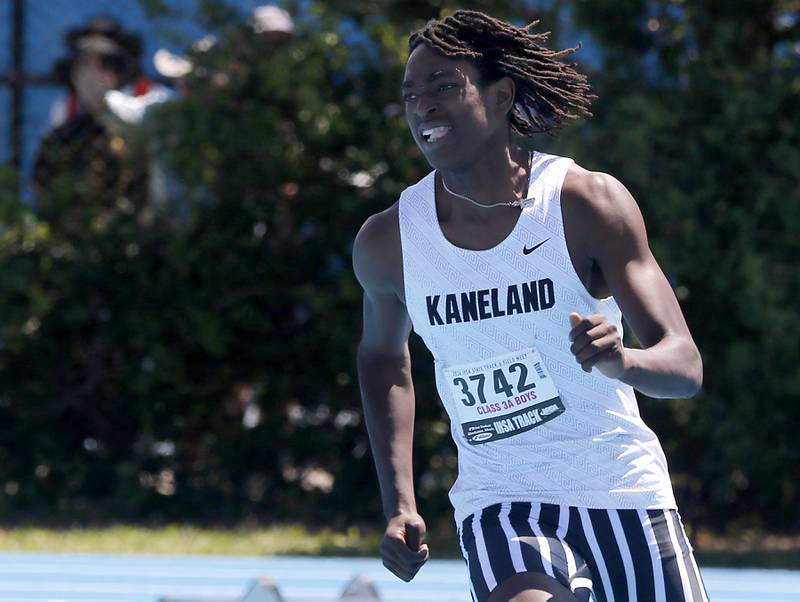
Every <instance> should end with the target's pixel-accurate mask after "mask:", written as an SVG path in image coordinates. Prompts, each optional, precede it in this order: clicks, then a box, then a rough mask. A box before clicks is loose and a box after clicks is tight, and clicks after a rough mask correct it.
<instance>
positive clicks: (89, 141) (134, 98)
mask: <svg viewBox="0 0 800 602" xmlns="http://www.w3.org/2000/svg"><path fill="white" fill-rule="evenodd" d="M66 45H67V50H68V53H67V56H66V57H65V58H63V59H61V60H60V61H58V63H57V64H56V67H55V75H56V78H57V79H58V80H59V81H61V82H62V83H63V84H64V85H65V86H66V88H67V90H66V93H65V94H64V95H63V96H62V98H60V99H59V100H58V101H57V102H56V103H55V104H54V105H53V107H52V109H51V129H50V131H49V132H48V133H47V134H46V135H45V137H44V139H43V140H42V142H41V144H40V147H39V150H38V152H37V157H36V161H35V165H34V172H33V185H34V190H35V192H36V193H37V194H39V195H41V194H42V193H44V192H45V191H47V190H49V189H50V188H51V187H52V186H53V185H54V183H55V182H57V181H59V180H60V179H63V178H67V179H68V180H69V181H70V182H73V183H74V184H75V186H77V191H78V192H79V194H80V196H81V197H83V198H91V199H92V200H94V201H97V202H100V203H104V204H107V205H109V206H110V205H112V204H113V203H114V202H115V201H116V199H117V198H119V197H125V198H126V199H128V200H130V201H132V202H134V203H135V204H137V205H138V204H141V203H143V202H144V201H145V200H146V198H147V196H148V186H149V182H148V180H149V178H148V172H149V169H148V159H147V157H146V153H145V149H146V143H145V142H144V141H143V140H142V137H143V135H142V128H141V124H142V122H143V121H144V118H145V114H146V113H147V110H148V109H149V108H150V107H151V106H153V105H156V104H160V103H163V102H164V101H166V100H168V99H169V98H170V97H171V96H172V93H171V91H170V90H169V89H168V88H166V87H165V86H163V85H161V84H158V83H156V82H154V81H152V80H151V79H150V78H148V77H147V76H145V75H144V74H143V72H142V68H141V58H142V41H141V38H140V37H139V36H138V35H136V34H134V33H132V32H130V31H127V30H125V29H124V27H123V26H122V25H121V24H120V23H119V22H117V21H116V20H115V19H113V18H110V17H105V16H100V17H95V18H93V19H91V20H90V21H89V22H88V23H87V24H86V25H84V26H82V27H79V28H77V29H72V30H70V31H68V32H67V34H66ZM75 179H77V181H75Z"/></svg>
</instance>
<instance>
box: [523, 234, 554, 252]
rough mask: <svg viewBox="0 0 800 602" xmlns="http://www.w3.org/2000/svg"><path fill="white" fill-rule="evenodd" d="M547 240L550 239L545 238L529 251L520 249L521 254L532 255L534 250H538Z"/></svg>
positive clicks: (525, 248)
mask: <svg viewBox="0 0 800 602" xmlns="http://www.w3.org/2000/svg"><path fill="white" fill-rule="evenodd" d="M548 240H550V239H549V238H545V239H544V240H543V241H542V242H540V243H539V244H538V245H534V246H532V247H531V248H530V249H529V248H528V247H522V253H523V254H525V255H530V254H531V253H533V252H534V251H535V250H536V249H538V248H539V247H541V246H542V245H543V244H544V243H546V242H547V241H548Z"/></svg>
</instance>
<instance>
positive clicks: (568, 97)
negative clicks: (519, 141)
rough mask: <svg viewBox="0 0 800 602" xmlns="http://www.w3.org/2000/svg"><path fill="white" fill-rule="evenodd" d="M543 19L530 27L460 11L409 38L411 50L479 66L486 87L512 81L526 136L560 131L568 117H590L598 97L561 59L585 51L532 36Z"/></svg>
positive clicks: (515, 120)
mask: <svg viewBox="0 0 800 602" xmlns="http://www.w3.org/2000/svg"><path fill="white" fill-rule="evenodd" d="M538 24H539V21H533V22H532V23H531V24H529V25H527V26H525V27H515V26H513V25H511V24H510V23H506V22H505V21H501V20H500V19H495V18H494V17H490V16H489V15H486V14H484V13H481V12H478V11H473V10H457V11H455V12H454V13H453V14H452V15H449V16H447V17H444V18H443V19H434V20H431V21H428V23H427V24H426V25H425V27H423V28H422V29H420V30H418V31H415V32H414V33H412V34H411V36H410V37H409V38H408V47H409V51H413V50H414V49H415V48H416V47H417V46H419V45H420V44H425V45H426V46H428V47H429V48H431V49H432V50H435V51H437V52H439V53H441V54H443V55H444V56H447V57H459V58H466V59H469V60H471V61H473V62H474V64H475V66H476V68H477V69H478V72H479V73H480V76H481V82H480V83H481V85H486V84H488V83H491V82H493V81H497V80H498V79H500V78H501V77H506V76H508V77H510V78H511V79H513V80H514V83H515V84H516V89H517V92H516V98H515V101H516V102H515V103H514V107H513V108H512V110H511V114H510V115H509V119H510V122H511V127H512V128H513V129H514V131H516V132H517V133H518V134H520V135H522V136H526V137H527V136H531V135H533V134H536V133H540V132H549V131H551V130H555V129H558V128H559V127H561V126H562V125H564V122H565V121H566V120H569V119H576V118H577V117H579V116H586V117H588V116H591V113H590V112H589V105H590V104H591V102H592V100H593V99H595V98H596V96H594V95H593V94H592V93H591V92H590V87H589V84H588V83H587V81H586V77H585V76H584V75H581V74H580V73H578V72H577V71H575V69H573V66H572V65H570V64H569V63H564V62H562V61H561V59H563V58H565V57H567V56H569V55H571V54H573V53H574V52H576V51H577V50H578V49H579V48H580V44H579V45H578V46H576V47H575V48H567V49H565V50H560V51H555V50H550V49H549V48H546V47H545V46H543V45H542V43H543V42H546V41H547V39H548V38H549V37H550V32H549V31H546V32H543V33H531V31H530V30H531V29H533V28H534V27H535V26H536V25H538Z"/></svg>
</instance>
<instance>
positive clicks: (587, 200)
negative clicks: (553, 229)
mask: <svg viewBox="0 0 800 602" xmlns="http://www.w3.org/2000/svg"><path fill="white" fill-rule="evenodd" d="M561 199H562V203H563V205H564V213H565V218H568V219H570V221H573V222H575V223H577V224H579V225H584V226H586V228H581V230H583V231H585V232H587V233H595V234H596V235H601V236H607V235H609V234H618V235H622V234H625V233H629V232H630V229H631V228H638V227H639V225H640V224H641V225H643V222H642V215H641V211H640V209H639V205H638V204H637V203H636V200H635V199H634V198H633V196H632V195H631V193H630V192H629V191H628V189H627V188H625V186H624V185H623V184H622V182H620V181H619V180H618V179H616V178H615V177H614V176H611V175H609V174H607V173H603V172H596V171H589V170H588V169H584V168H583V167H581V166H579V165H577V164H575V165H573V166H572V167H570V169H569V171H568V172H567V175H566V177H565V178H564V183H563V185H562V187H561Z"/></svg>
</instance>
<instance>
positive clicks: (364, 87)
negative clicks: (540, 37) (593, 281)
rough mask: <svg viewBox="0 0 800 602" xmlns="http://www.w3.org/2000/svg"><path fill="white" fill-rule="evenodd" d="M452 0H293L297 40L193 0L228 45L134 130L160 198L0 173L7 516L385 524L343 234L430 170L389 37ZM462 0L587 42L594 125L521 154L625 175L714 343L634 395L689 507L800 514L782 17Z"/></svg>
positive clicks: (792, 162) (695, 320)
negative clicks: (692, 386)
mask: <svg viewBox="0 0 800 602" xmlns="http://www.w3.org/2000/svg"><path fill="white" fill-rule="evenodd" d="M143 2H144V4H145V5H146V7H147V8H148V10H149V11H150V13H151V14H152V15H153V16H154V17H159V16H163V15H164V14H168V13H169V11H170V8H169V3H165V2H162V1H161V0H155V1H154V0H143ZM441 4H442V6H438V5H436V4H435V3H427V2H426V3H422V2H419V3H417V2H414V3H409V2H402V3H401V2H396V1H394V0H374V1H368V0H364V1H363V2H325V3H323V2H304V3H303V7H304V11H303V13H302V15H300V12H299V11H297V10H295V11H294V14H295V15H296V16H298V19H297V25H298V32H297V36H295V37H294V38H292V39H286V40H282V41H275V40H271V41H270V40H269V39H266V38H264V37H263V36H258V35H257V34H255V33H254V32H253V31H251V30H250V29H249V28H248V27H247V26H246V25H244V24H243V23H238V24H237V23H233V24H232V23H231V18H232V13H231V11H229V10H227V9H226V7H225V5H224V3H221V2H220V1H219V0H204V2H202V3H201V8H202V14H201V18H202V20H203V23H204V25H206V26H208V27H211V28H214V29H215V30H216V32H217V34H218V40H219V41H218V43H217V45H216V46H215V47H213V48H212V49H210V50H207V51H205V52H201V51H194V52H192V54H191V58H192V60H193V61H194V63H195V66H196V68H195V71H194V73H193V74H192V75H191V76H189V78H188V80H187V81H186V86H187V89H188V92H187V93H186V94H185V95H184V96H183V97H182V98H181V99H179V100H178V101H175V102H173V103H171V104H169V105H165V106H163V107H161V108H160V110H159V111H158V112H157V113H156V114H154V115H153V120H152V125H151V128H152V129H151V139H152V140H153V147H154V148H156V149H158V153H159V155H160V157H161V158H162V160H163V162H164V164H165V165H166V166H167V167H168V169H169V171H170V173H171V175H172V178H173V179H174V180H175V181H176V182H179V183H180V187H179V192H178V193H176V194H174V195H173V197H172V198H171V199H170V201H169V202H167V203H162V204H154V203H150V204H144V205H142V204H140V203H138V202H132V201H131V199H127V198H124V197H119V198H117V199H116V200H115V201H114V202H112V203H97V202H93V199H92V198H90V197H89V196H87V194H86V189H85V187H84V188H81V186H80V182H79V181H76V178H75V176H74V175H72V176H71V175H70V174H69V173H67V174H64V176H63V177H62V178H60V179H59V183H58V185H57V186H53V187H52V188H51V190H49V191H48V192H47V193H46V194H43V195H42V196H41V197H40V198H39V199H38V200H37V203H36V205H35V206H34V207H29V206H26V205H24V204H23V203H21V201H19V200H18V199H17V198H16V196H15V195H14V194H12V193H11V192H10V191H13V190H14V188H15V186H16V183H15V182H14V181H13V177H12V175H11V174H10V173H9V171H8V170H0V220H1V224H2V225H1V226H0V265H2V268H3V269H2V270H0V289H2V291H3V296H2V297H0V299H1V300H0V516H2V517H4V519H6V520H11V519H15V518H19V517H26V518H48V519H49V518H54V519H69V520H74V519H77V520H81V521H107V520H162V519H170V520H174V519H183V520H188V519H191V520H198V521H204V520H207V521H214V522H223V523H224V522H239V521H242V520H248V519H250V518H258V519H276V518H277V519H302V520H309V521H315V522H322V521H325V522H329V521H334V522H337V521H338V522H340V523H343V522H346V521H352V520H361V519H365V518H367V519H376V518H377V517H378V516H379V508H378V495H377V482H376V479H375V477H374V469H373V467H372V462H371V459H370V457H369V450H368V443H367V439H366V433H365V431H364V427H363V425H362V424H361V422H360V401H359V395H358V390H357V386H356V377H355V371H354V353H355V346H356V344H357V341H358V337H359V333H360V321H361V319H360V290H359V288H358V286H357V284H356V282H355V279H354V277H353V275H352V272H351V269H350V251H351V245H352V240H353V237H354V235H355V233H356V231H357V229H358V227H359V226H360V224H361V223H362V222H363V220H364V219H365V218H366V217H367V216H368V215H370V214H372V213H374V212H376V211H379V210H381V209H383V208H385V207H387V206H388V205H389V204H391V203H392V202H393V201H394V200H395V199H396V198H397V197H398V195H399V193H400V192H401V191H402V189H403V188H404V187H405V186H407V185H408V184H409V183H412V182H414V181H416V180H417V179H418V178H419V177H421V176H422V175H424V174H425V173H426V172H427V170H428V169H429V168H428V166H427V165H426V164H425V162H424V160H423V159H422V158H421V156H420V154H419V152H418V151H417V149H416V148H415V147H414V144H413V141H412V140H411V137H410V136H409V135H408V133H407V131H406V127H405V123H404V119H403V115H402V107H401V106H400V103H399V93H398V88H399V82H400V79H401V76H402V68H403V62H404V59H405V39H406V35H407V34H408V32H409V31H410V30H411V29H413V28H414V27H415V26H418V25H420V24H422V23H423V22H424V20H426V19H428V18H431V17H435V16H438V15H439V14H440V12H441V11H447V10H452V8H454V7H455V5H451V3H449V2H448V3H444V2H443V3H441ZM469 4H470V7H474V8H480V9H483V10H486V11H488V12H491V13H493V14H496V15H498V16H502V17H507V18H510V19H514V20H516V22H518V23H522V22H527V21H530V20H531V19H533V18H534V17H536V16H540V17H541V18H542V22H543V25H544V26H545V27H547V28H548V29H554V31H555V32H556V33H557V34H558V32H560V31H561V32H562V33H563V35H562V36H560V37H559V36H558V35H557V36H556V40H555V42H554V43H556V44H559V45H561V46H572V45H574V44H575V43H576V42H577V41H578V40H579V39H580V38H581V37H583V40H582V41H583V42H584V46H585V50H584V51H582V52H581V53H579V54H577V55H575V59H576V60H581V59H582V58H586V59H590V60H588V62H587V63H586V65H585V66H584V67H583V68H584V69H585V70H587V71H589V72H590V78H591V81H592V82H593V84H594V85H595V87H596V91H597V93H598V95H599V100H598V102H597V103H596V105H595V107H594V112H595V117H594V118H593V119H591V120H589V121H588V122H586V123H584V124H581V125H578V126H577V127H571V128H568V129H567V130H566V131H565V132H564V133H563V135H562V136H561V138H560V139H559V140H557V141H555V142H554V141H553V140H552V139H550V138H547V137H542V138H541V139H539V140H536V141H534V146H536V147H537V148H539V149H542V150H555V151H556V152H563V153H564V154H570V155H572V156H574V157H575V158H576V159H577V160H578V161H579V162H580V163H581V164H583V165H584V166H586V167H589V168H592V169H598V170H602V171H607V172H610V173H612V174H614V175H616V176H617V177H619V178H620V179H621V180H622V181H623V182H624V183H625V184H626V185H627V186H628V187H629V188H630V189H631V191H632V192H633V193H634V195H635V196H636V198H637V199H638V201H639V202H640V204H641V205H642V208H643V211H644V213H645V218H646V220H647V223H648V228H649V231H650V234H651V242H652V246H653V248H654V250H655V253H656V256H657V258H658V259H659V261H660V263H661V264H662V266H663V267H664V269H665V271H666V272H667V274H668V276H669V278H670V279H671V281H672V283H673V285H674V287H675V289H676V292H677V294H678V296H679V298H680V300H681V302H682V305H683V308H684V311H685V313H686V315H687V318H688V321H689V323H690V326H691V328H692V330H693V332H694V334H695V336H696V339H697V340H698V343H699V345H700V347H701V349H702V351H703V352H704V357H705V363H706V382H705V388H704V391H703V392H702V394H701V395H700V396H699V397H698V398H697V399H696V400H694V401H690V402H683V401H681V402H677V401H676V402H662V401H659V402H649V401H646V402H645V403H644V404H643V409H644V412H645V414H646V417H647V419H648V421H649V422H650V423H651V425H652V426H654V428H655V430H656V431H657V432H658V433H659V435H660V438H661V440H662V442H663V444H664V446H665V449H666V451H667V454H668V457H669V459H670V463H671V467H672V471H673V476H674V482H675V486H676V491H677V494H678V496H679V502H680V503H681V504H682V510H683V514H684V516H686V517H688V518H691V519H694V520H696V521H699V520H702V521H706V522H707V523H708V524H713V525H715V526H723V525H726V524H731V523H732V522H733V521H744V520H753V521H760V522H761V523H762V524H764V525H767V526H770V527H775V528H785V527H791V526H794V527H796V526H797V524H796V522H793V521H796V518H793V517H795V516H796V513H793V512H791V511H790V510H791V509H792V508H793V507H794V506H796V503H797V501H798V496H800V491H799V490H798V488H797V485H796V483H798V482H800V478H798V477H800V475H798V473H797V471H798V469H797V466H798V465H800V462H798V455H799V454H800V452H799V451H798V446H797V445H795V444H794V440H793V434H794V433H793V428H794V425H796V424H797V413H798V410H797V409H796V400H797V398H798V392H800V371H799V370H798V364H799V362H798V351H797V344H796V341H797V340H798V339H800V332H798V329H800V327H799V326H798V324H797V320H796V314H797V312H796V311H795V310H794V306H793V303H792V302H793V301H794V300H795V299H796V298H797V297H798V295H800V290H798V288H799V287H798V284H799V283H798V270H797V268H796V264H797V261H798V236H797V231H798V225H799V224H798V219H800V218H798V215H800V214H799V213H798V212H797V211H796V205H797V201H798V190H800V182H798V173H800V170H798V167H797V166H798V165H800V156H799V155H800V151H799V150H798V149H800V144H799V142H800V140H798V137H800V114H799V113H798V111H799V110H800V109H798V103H797V102H796V98H797V94H798V92H800V74H799V73H798V61H797V56H798V55H797V52H796V48H795V46H793V44H796V43H797V41H798V39H797V20H796V14H795V13H796V9H795V13H791V10H790V9H791V7H790V6H789V5H790V3H788V2H786V3H781V2H777V1H775V2H759V3H757V4H759V6H758V8H757V9H756V8H754V9H752V10H750V9H748V10H747V11H746V12H744V11H742V10H741V9H740V8H737V7H738V6H739V5H738V4H736V3H721V2H712V1H711V0H705V1H698V2H691V3H688V2H687V3H680V2H666V0H659V1H649V2H647V1H644V0H629V1H626V2H618V1H614V2H608V1H602V0H581V1H579V0H574V1H567V0H564V1H562V2H546V1H542V2H526V3H509V2H489V1H481V2H475V3H469ZM290 8H294V9H297V7H296V6H295V7H290ZM793 14H795V19H794V20H792V18H791V16H792V15H793ZM570 22H573V23H575V24H576V26H577V28H578V31H577V32H576V31H575V30H574V28H571V29H570V30H569V31H568V32H566V29H565V25H564V24H565V23H567V24H568V23H570ZM564 32H566V33H564ZM567 36H569V39H568V38H567ZM412 346H413V348H412V353H413V355H414V359H415V362H414V372H415V382H416V384H417V391H418V395H417V397H418V410H417V415H418V423H417V435H416V452H417V453H416V457H415V462H416V472H417V476H418V494H419V496H420V498H421V500H420V504H421V507H422V510H423V512H424V514H425V515H426V517H430V518H431V520H432V521H434V522H435V521H436V519H441V520H443V521H445V522H449V507H448V502H447V499H446V491H447V489H448V488H449V485H450V483H451V482H452V479H453V477H454V474H455V463H456V460H455V455H454V450H453V448H452V445H451V443H450V442H449V424H448V422H447V420H446V417H445V415H444V413H443V410H442V408H441V406H440V404H439V403H438V401H437V400H436V397H435V389H434V385H433V375H432V369H431V366H430V362H429V356H428V355H427V352H426V351H425V350H424V349H423V348H422V346H421V345H420V343H419V341H418V340H417V339H416V338H414V339H413V340H412ZM354 500H358V503H354Z"/></svg>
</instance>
